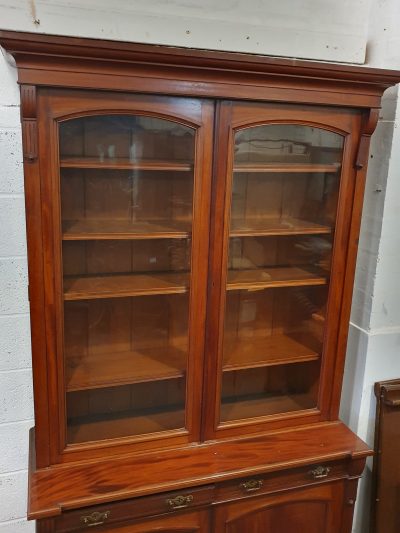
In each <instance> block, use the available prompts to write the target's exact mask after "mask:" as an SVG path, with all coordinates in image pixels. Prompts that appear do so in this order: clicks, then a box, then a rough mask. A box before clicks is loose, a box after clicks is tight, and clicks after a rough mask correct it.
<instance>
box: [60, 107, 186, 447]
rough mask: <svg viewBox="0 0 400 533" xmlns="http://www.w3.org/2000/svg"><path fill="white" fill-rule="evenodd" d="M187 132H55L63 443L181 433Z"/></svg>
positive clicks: (155, 123) (87, 124)
mask: <svg viewBox="0 0 400 533" xmlns="http://www.w3.org/2000/svg"><path fill="white" fill-rule="evenodd" d="M194 139H195V136H194V130H192V129H191V128H188V127H186V126H182V125H180V124H177V123H174V122H170V121H167V120H161V119H157V118H151V117H144V116H122V115H113V116H106V115H105V116H94V117H84V118H79V119H74V120H70V121H66V122H63V123H61V124H60V167H61V214H62V230H63V246H62V255H63V275H64V282H63V285H64V302H65V303H64V345H65V381H66V383H65V386H66V394H67V399H66V404H67V442H68V443H71V444H74V443H82V442H86V441H96V440H103V439H110V438H119V437H130V436H140V435H145V434H151V433H158V432H160V431H167V430H173V429H179V428H184V427H185V404H186V399H185V387H186V368H187V356H188V314H189V309H188V302H189V297H188V291H189V284H190V257H191V230H192V195H193V163H194Z"/></svg>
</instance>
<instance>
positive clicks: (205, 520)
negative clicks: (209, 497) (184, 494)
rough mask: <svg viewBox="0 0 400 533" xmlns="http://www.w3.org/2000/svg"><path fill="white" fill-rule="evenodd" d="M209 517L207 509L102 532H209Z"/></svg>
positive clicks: (139, 522) (147, 520)
mask: <svg viewBox="0 0 400 533" xmlns="http://www.w3.org/2000/svg"><path fill="white" fill-rule="evenodd" d="M209 528H210V517H209V512H208V511H207V510H204V511H196V512H195V511H192V512H189V513H181V514H177V515H174V516H164V517H158V518H153V519H150V520H149V519H146V520H145V521H138V522H135V523H133V524H130V525H125V526H120V527H115V528H112V529H108V528H107V529H105V530H104V533H156V532H159V533H209V532H210V529H209Z"/></svg>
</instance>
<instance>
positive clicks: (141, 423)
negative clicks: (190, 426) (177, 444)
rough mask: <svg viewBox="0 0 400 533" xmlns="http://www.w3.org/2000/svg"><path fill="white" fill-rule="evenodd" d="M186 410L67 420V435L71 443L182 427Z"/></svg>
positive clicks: (127, 413)
mask: <svg viewBox="0 0 400 533" xmlns="http://www.w3.org/2000/svg"><path fill="white" fill-rule="evenodd" d="M184 424H185V411H184V410H183V409H174V410H172V409H171V410H163V411H158V412H157V411H153V412H152V411H151V410H143V411H142V412H140V411H134V410H132V411H125V412H123V413H113V414H107V415H93V416H87V417H80V418H76V419H69V420H68V427H67V438H68V443H69V444H78V443H80V442H90V441H98V440H105V439H117V438H121V437H130V436H136V435H146V434H148V433H159V432H160V431H168V430H173V429H179V428H183V427H184Z"/></svg>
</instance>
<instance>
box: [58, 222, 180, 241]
mask: <svg viewBox="0 0 400 533" xmlns="http://www.w3.org/2000/svg"><path fill="white" fill-rule="evenodd" d="M189 236H190V222H180V221H169V220H165V221H161V220H160V221H155V222H144V221H141V222H132V221H129V220H106V219H101V220H86V219H83V220H66V221H64V222H63V240H64V241H82V240H123V239H136V240H139V239H185V238H188V237H189Z"/></svg>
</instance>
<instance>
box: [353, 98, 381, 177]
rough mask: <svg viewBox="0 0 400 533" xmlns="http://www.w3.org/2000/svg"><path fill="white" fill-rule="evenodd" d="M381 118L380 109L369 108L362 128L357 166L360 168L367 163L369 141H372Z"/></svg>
mask: <svg viewBox="0 0 400 533" xmlns="http://www.w3.org/2000/svg"><path fill="white" fill-rule="evenodd" d="M378 119H379V109H378V108H372V109H370V110H369V114H368V115H367V117H366V120H365V121H364V125H363V128H362V130H361V138H360V144H359V145H358V152H357V159H356V168H357V169H358V170H361V169H363V168H364V167H365V166H366V165H367V161H368V151H369V143H370V141H371V135H372V134H373V133H374V131H375V128H376V125H377V124H378Z"/></svg>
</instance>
